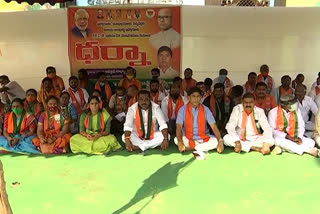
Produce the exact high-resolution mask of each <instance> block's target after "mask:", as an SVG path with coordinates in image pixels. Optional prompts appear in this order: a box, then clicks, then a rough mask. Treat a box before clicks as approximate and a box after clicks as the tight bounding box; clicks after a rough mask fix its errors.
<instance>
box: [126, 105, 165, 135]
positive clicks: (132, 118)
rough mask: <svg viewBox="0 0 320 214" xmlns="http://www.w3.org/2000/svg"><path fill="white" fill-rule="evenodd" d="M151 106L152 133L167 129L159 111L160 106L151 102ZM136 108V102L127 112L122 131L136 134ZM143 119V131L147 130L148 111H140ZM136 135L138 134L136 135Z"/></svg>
mask: <svg viewBox="0 0 320 214" xmlns="http://www.w3.org/2000/svg"><path fill="white" fill-rule="evenodd" d="M151 105H152V121H153V127H154V131H158V130H160V131H162V130H163V129H166V128H168V126H167V123H166V121H165V119H164V116H163V113H162V111H161V109H160V106H159V105H158V104H156V103H154V102H151ZM137 107H138V102H137V103H135V104H133V105H132V106H130V108H129V109H128V112H127V116H126V121H125V123H124V128H123V130H124V131H130V132H136V133H137V129H136V110H137ZM141 112H142V117H143V125H144V130H148V110H143V109H142V110H141ZM137 134H138V133H137Z"/></svg>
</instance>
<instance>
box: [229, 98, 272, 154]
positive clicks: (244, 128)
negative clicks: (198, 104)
mask: <svg viewBox="0 0 320 214" xmlns="http://www.w3.org/2000/svg"><path fill="white" fill-rule="evenodd" d="M226 129H227V132H228V134H227V135H226V136H224V138H223V140H224V144H225V145H226V146H231V147H234V151H235V152H237V153H240V152H241V151H244V152H249V151H250V150H253V151H257V152H260V153H261V154H263V155H266V154H268V153H269V152H270V147H271V146H273V144H274V140H273V138H272V129H271V127H270V125H269V123H268V120H267V117H266V115H265V113H264V111H263V109H261V108H258V107H256V106H255V105H254V95H253V94H252V93H246V94H244V95H243V98H242V103H241V104H239V105H237V106H235V107H234V108H233V110H232V113H231V116H230V120H229V122H228V123H227V125H226Z"/></svg>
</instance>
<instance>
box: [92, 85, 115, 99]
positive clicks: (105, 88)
mask: <svg viewBox="0 0 320 214" xmlns="http://www.w3.org/2000/svg"><path fill="white" fill-rule="evenodd" d="M94 89H96V90H99V91H101V87H100V84H99V83H98V82H96V84H95V85H94ZM104 90H105V93H106V97H107V100H110V98H111V96H112V92H111V88H110V86H109V83H105V84H104Z"/></svg>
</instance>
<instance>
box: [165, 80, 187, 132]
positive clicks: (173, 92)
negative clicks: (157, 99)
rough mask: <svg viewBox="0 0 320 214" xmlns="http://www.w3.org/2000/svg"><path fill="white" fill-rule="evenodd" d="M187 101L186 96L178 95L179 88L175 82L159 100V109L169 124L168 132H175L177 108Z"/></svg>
mask: <svg viewBox="0 0 320 214" xmlns="http://www.w3.org/2000/svg"><path fill="white" fill-rule="evenodd" d="M187 103H188V100H187V99H186V97H184V96H181V95H180V88H179V86H178V85H177V84H173V85H172V86H171V88H170V91H169V95H168V96H166V97H165V98H164V99H163V100H162V102H161V109H162V112H163V114H164V118H165V120H166V121H167V123H168V126H169V133H170V134H173V135H175V134H176V118H177V115H178V112H179V109H180V108H181V107H182V106H184V105H185V104H187Z"/></svg>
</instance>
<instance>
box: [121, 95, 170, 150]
mask: <svg viewBox="0 0 320 214" xmlns="http://www.w3.org/2000/svg"><path fill="white" fill-rule="evenodd" d="M123 130H124V134H123V135H122V141H123V142H125V146H126V149H127V150H128V151H129V152H132V151H134V150H141V151H145V150H147V149H153V148H156V147H158V146H160V147H161V149H162V150H165V149H167V147H168V144H169V138H168V126H167V123H166V121H165V119H164V116H163V113H162V111H161V109H160V106H159V105H158V104H155V103H153V102H151V99H150V93H149V91H146V90H141V91H140V92H139V93H138V102H136V103H135V104H133V105H132V106H131V107H130V108H129V109H128V112H127V116H126V121H125V123H124V128H123Z"/></svg>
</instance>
